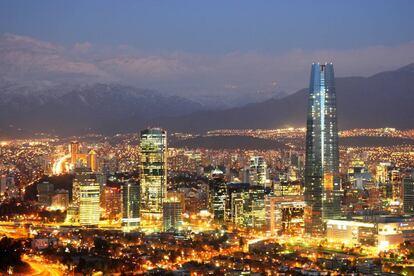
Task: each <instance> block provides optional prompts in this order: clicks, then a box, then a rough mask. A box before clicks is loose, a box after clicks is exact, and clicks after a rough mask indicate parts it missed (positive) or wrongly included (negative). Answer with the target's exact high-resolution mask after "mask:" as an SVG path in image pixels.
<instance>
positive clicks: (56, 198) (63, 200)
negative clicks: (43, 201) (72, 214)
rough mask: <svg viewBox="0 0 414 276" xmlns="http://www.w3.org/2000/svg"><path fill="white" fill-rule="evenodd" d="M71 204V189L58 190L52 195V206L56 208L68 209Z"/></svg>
mask: <svg viewBox="0 0 414 276" xmlns="http://www.w3.org/2000/svg"><path fill="white" fill-rule="evenodd" d="M68 206H69V191H68V190H64V189H59V190H56V191H55V193H54V195H53V196H52V207H53V208H54V209H60V210H66V209H67V208H68Z"/></svg>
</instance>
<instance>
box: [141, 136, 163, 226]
mask: <svg viewBox="0 0 414 276" xmlns="http://www.w3.org/2000/svg"><path fill="white" fill-rule="evenodd" d="M140 148H141V157H140V168H139V169H140V176H141V177H140V181H141V182H140V185H141V195H140V197H141V203H140V204H141V218H142V220H143V223H145V224H147V222H148V225H150V226H154V227H161V226H162V225H161V223H162V219H161V218H162V212H163V207H162V206H163V201H164V198H165V195H166V192H167V155H166V154H167V132H166V131H165V130H162V129H159V128H149V129H145V130H143V131H141V141H140Z"/></svg>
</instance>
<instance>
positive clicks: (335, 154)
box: [305, 63, 340, 234]
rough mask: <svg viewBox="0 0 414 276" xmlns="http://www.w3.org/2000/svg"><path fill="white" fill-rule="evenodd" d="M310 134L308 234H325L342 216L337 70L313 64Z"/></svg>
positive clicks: (307, 186)
mask: <svg viewBox="0 0 414 276" xmlns="http://www.w3.org/2000/svg"><path fill="white" fill-rule="evenodd" d="M306 125H307V130H306V161H305V201H306V204H307V209H306V214H305V231H306V232H307V233H315V234H322V233H324V231H325V226H324V225H325V222H326V220H327V219H332V218H335V217H337V216H339V215H340V183H339V149H338V126H337V117H336V93H335V82H334V69H333V65H332V64H331V63H330V64H312V70H311V78H310V86H309V99H308V112H307V124H306Z"/></svg>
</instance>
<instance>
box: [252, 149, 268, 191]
mask: <svg viewBox="0 0 414 276" xmlns="http://www.w3.org/2000/svg"><path fill="white" fill-rule="evenodd" d="M249 178H250V179H249V183H250V185H259V186H262V187H264V188H265V187H266V184H267V164H266V160H265V159H264V158H263V157H262V156H253V157H252V158H250V171H249Z"/></svg>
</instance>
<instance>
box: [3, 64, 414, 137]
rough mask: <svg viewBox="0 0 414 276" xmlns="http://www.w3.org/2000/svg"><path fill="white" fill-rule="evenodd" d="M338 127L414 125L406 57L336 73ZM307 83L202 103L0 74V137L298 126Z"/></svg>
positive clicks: (411, 73) (413, 69)
mask: <svg viewBox="0 0 414 276" xmlns="http://www.w3.org/2000/svg"><path fill="white" fill-rule="evenodd" d="M336 91H337V102H338V123H339V128H340V129H349V128H368V127H372V128H376V127H387V126H388V127H396V128H402V129H406V128H414V64H410V65H407V66H405V67H403V68H400V69H398V70H395V71H389V72H383V73H379V74H376V75H373V76H371V77H367V78H364V77H346V78H337V79H336ZM307 94H308V93H307V89H302V90H299V91H298V92H296V93H294V94H291V95H289V96H286V97H284V98H278V99H270V100H267V101H264V102H261V103H254V104H248V105H246V106H243V107H238V108H231V109H225V110H205V108H204V107H203V106H201V105H200V104H198V103H196V102H193V101H190V100H188V99H185V98H182V97H174V96H165V95H161V94H159V93H157V92H154V91H150V90H145V89H138V88H134V87H130V86H124V85H121V84H87V85H86V84H85V85H81V84H77V85H63V84H59V85H53V84H50V83H40V84H38V85H33V84H31V85H30V86H27V85H22V84H15V83H10V82H7V81H4V80H3V81H0V137H5V136H14V135H16V134H18V133H20V132H22V133H34V132H47V133H55V134H60V135H69V134H81V133H91V132H94V133H103V134H114V133H119V132H136V131H138V130H139V129H141V128H145V127H147V126H161V127H164V128H166V129H168V130H170V131H183V132H202V131H206V130H211V129H222V128H239V129H240V128H280V127H288V126H305V121H306V109H307Z"/></svg>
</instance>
